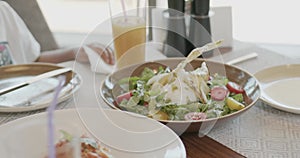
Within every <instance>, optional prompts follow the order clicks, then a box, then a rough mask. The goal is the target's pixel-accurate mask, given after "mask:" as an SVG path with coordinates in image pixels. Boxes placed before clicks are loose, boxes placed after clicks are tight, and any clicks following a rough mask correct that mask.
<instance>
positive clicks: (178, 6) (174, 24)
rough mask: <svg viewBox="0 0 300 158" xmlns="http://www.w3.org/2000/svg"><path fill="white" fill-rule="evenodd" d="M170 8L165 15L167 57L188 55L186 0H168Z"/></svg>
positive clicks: (165, 49) (165, 52) (165, 48)
mask: <svg viewBox="0 0 300 158" xmlns="http://www.w3.org/2000/svg"><path fill="white" fill-rule="evenodd" d="M168 7H169V9H168V10H167V12H165V13H166V14H165V15H164V17H165V18H166V19H167V29H168V30H167V37H166V41H165V47H164V54H165V55H166V56H167V57H176V56H187V50H186V38H187V37H186V25H185V16H184V10H185V0H168Z"/></svg>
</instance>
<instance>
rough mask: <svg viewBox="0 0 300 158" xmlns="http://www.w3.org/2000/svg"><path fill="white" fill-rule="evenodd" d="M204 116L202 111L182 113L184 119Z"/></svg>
mask: <svg viewBox="0 0 300 158" xmlns="http://www.w3.org/2000/svg"><path fill="white" fill-rule="evenodd" d="M206 117H207V116H206V114H205V113H203V112H190V113H187V114H185V115H184V119H185V120H204V119H206Z"/></svg>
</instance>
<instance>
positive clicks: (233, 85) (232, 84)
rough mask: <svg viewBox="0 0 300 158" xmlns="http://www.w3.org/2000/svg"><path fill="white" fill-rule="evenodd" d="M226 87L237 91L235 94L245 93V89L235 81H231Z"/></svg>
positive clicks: (231, 90) (234, 91)
mask: <svg viewBox="0 0 300 158" xmlns="http://www.w3.org/2000/svg"><path fill="white" fill-rule="evenodd" d="M226 87H227V88H228V90H229V91H230V92H231V93H235V94H239V93H244V89H243V88H242V87H241V86H240V85H238V84H237V83H235V82H232V81H229V82H228V83H227V85H226Z"/></svg>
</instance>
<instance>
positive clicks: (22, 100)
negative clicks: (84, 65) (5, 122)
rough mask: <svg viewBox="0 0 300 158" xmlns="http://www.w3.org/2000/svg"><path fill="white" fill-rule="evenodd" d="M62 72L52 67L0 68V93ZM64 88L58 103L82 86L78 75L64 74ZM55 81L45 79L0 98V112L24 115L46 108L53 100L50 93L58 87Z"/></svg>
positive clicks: (35, 64)
mask: <svg viewBox="0 0 300 158" xmlns="http://www.w3.org/2000/svg"><path fill="white" fill-rule="evenodd" d="M59 68H62V67H60V66H57V65H55V64H48V63H34V64H20V65H9V66H3V67H0V74H2V73H3V74H4V75H2V76H0V89H2V88H6V87H8V86H11V85H14V84H17V83H20V82H22V81H27V80H28V79H30V78H32V77H34V76H36V75H38V74H42V73H44V72H47V71H51V70H54V69H59ZM63 75H64V76H65V77H66V84H65V85H64V86H63V89H62V91H61V93H60V96H59V102H62V101H65V100H66V99H68V98H70V97H71V96H72V94H74V93H75V92H76V91H77V90H78V88H79V87H80V86H81V84H82V81H81V77H80V76H79V74H77V73H75V72H74V71H70V72H67V73H65V74H63ZM58 82H59V81H58V78H57V77H52V78H46V79H43V80H41V81H38V82H35V83H32V84H30V85H28V86H25V87H22V88H19V89H16V90H14V91H12V92H9V93H6V94H3V95H1V96H0V112H24V111H31V110H37V109H42V108H46V107H48V106H49V105H50V103H51V101H52V99H53V92H54V89H55V88H56V86H57V84H58Z"/></svg>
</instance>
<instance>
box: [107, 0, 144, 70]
mask: <svg viewBox="0 0 300 158" xmlns="http://www.w3.org/2000/svg"><path fill="white" fill-rule="evenodd" d="M110 15H111V23H112V33H113V42H114V48H115V53H116V54H115V56H116V61H117V68H118V69H120V68H122V67H125V66H128V65H132V64H136V63H139V62H142V61H145V44H146V1H145V0H110Z"/></svg>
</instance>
